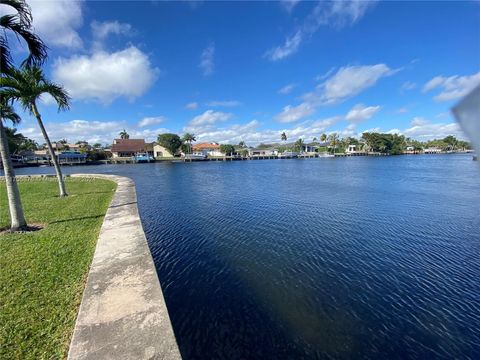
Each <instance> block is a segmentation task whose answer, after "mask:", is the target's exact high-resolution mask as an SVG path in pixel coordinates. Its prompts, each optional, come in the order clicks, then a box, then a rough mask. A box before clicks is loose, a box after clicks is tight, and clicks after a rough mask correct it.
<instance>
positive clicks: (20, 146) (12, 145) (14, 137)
mask: <svg viewBox="0 0 480 360" xmlns="http://www.w3.org/2000/svg"><path fill="white" fill-rule="evenodd" d="M4 130H5V135H6V136H7V143H8V150H9V151H10V154H17V153H20V152H22V151H34V150H37V148H38V144H37V143H36V142H35V141H34V140H32V139H29V138H27V137H25V136H23V134H21V133H17V129H15V128H8V127H4Z"/></svg>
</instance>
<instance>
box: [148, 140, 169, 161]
mask: <svg viewBox="0 0 480 360" xmlns="http://www.w3.org/2000/svg"><path fill="white" fill-rule="evenodd" d="M147 151H148V153H149V154H150V155H152V156H153V157H154V158H156V159H157V158H159V159H173V158H174V156H173V154H171V153H170V151H168V149H166V148H165V147H164V146H162V145H160V144H159V143H157V142H153V143H150V144H148V145H147Z"/></svg>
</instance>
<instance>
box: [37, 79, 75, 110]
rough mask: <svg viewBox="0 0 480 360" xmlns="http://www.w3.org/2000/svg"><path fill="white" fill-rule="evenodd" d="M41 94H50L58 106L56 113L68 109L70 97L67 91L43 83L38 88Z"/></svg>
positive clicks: (47, 82)
mask: <svg viewBox="0 0 480 360" xmlns="http://www.w3.org/2000/svg"><path fill="white" fill-rule="evenodd" d="M39 91H40V93H41V94H43V93H47V94H50V95H51V96H52V97H53V98H54V99H55V101H56V103H57V105H58V111H65V110H68V109H70V96H69V95H68V93H67V91H66V90H65V89H64V88H63V87H62V86H60V85H57V84H54V83H51V82H49V81H45V82H44V84H43V85H41V86H40V87H39Z"/></svg>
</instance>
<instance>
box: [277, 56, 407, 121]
mask: <svg viewBox="0 0 480 360" xmlns="http://www.w3.org/2000/svg"><path fill="white" fill-rule="evenodd" d="M397 71H398V70H392V69H390V68H389V67H388V66H387V65H385V64H376V65H361V66H360V65H358V66H346V67H342V68H340V69H339V70H338V71H337V72H336V73H335V74H334V75H333V76H330V78H328V79H327V80H326V81H325V82H323V83H322V84H319V85H317V86H316V88H315V90H314V91H312V92H310V93H307V94H305V95H303V100H304V101H303V102H302V103H301V104H299V105H297V106H291V105H288V106H286V107H284V108H283V111H282V112H281V113H280V114H278V115H277V116H276V119H277V120H278V121H280V122H294V121H297V120H300V119H302V118H304V117H306V116H309V115H311V114H313V113H314V112H315V110H316V109H317V108H318V107H319V106H322V105H330V104H335V103H338V102H341V101H343V100H345V99H347V98H350V97H353V96H355V95H358V94H359V93H361V92H362V91H364V90H366V89H368V88H369V87H372V86H374V85H375V84H376V83H377V81H378V80H380V79H381V78H383V77H386V76H389V75H392V74H394V73H396V72H397Z"/></svg>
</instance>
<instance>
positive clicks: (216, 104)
mask: <svg viewBox="0 0 480 360" xmlns="http://www.w3.org/2000/svg"><path fill="white" fill-rule="evenodd" d="M205 105H207V106H210V107H234V106H240V105H242V103H241V102H240V101H237V100H225V101H218V100H214V101H210V102H207V103H206V104H205Z"/></svg>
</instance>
